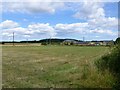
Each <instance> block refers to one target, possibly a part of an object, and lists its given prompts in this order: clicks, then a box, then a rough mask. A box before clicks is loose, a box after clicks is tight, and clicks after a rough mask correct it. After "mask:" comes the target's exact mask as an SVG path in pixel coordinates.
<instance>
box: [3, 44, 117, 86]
mask: <svg viewBox="0 0 120 90" xmlns="http://www.w3.org/2000/svg"><path fill="white" fill-rule="evenodd" d="M108 52H109V48H108V47H100V46H98V47H90V46H89V47H79V46H29V47H27V46H19V47H16V46H15V47H12V46H3V47H2V54H3V56H2V63H3V64H2V65H3V66H2V68H3V73H2V74H3V87H17V88H22V87H24V88H42V87H46V88H49V87H54V88H55V87H57V88H59V87H64V88H84V87H86V88H90V87H91V88H95V87H102V88H104V87H112V85H113V84H114V81H115V78H114V77H113V76H112V75H111V74H110V73H109V72H108V71H105V72H104V73H101V72H99V71H98V70H97V68H96V67H95V65H94V61H95V60H97V59H98V58H100V57H101V56H102V55H104V54H105V53H108Z"/></svg>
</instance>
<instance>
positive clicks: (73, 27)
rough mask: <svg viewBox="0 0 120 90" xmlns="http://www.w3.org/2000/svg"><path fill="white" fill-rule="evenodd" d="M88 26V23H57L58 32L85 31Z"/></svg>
mask: <svg viewBox="0 0 120 90" xmlns="http://www.w3.org/2000/svg"><path fill="white" fill-rule="evenodd" d="M87 28H88V23H72V24H56V26H55V29H56V30H57V32H68V33H76V32H77V33H83V32H86V30H85V29H87Z"/></svg>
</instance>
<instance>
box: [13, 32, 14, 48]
mask: <svg viewBox="0 0 120 90" xmlns="http://www.w3.org/2000/svg"><path fill="white" fill-rule="evenodd" d="M13 46H14V32H13Z"/></svg>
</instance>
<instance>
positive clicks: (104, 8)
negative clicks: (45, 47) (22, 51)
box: [0, 0, 118, 41]
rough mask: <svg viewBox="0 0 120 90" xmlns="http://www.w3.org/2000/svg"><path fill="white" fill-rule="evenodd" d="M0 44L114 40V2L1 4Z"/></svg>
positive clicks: (115, 32)
mask: <svg viewBox="0 0 120 90" xmlns="http://www.w3.org/2000/svg"><path fill="white" fill-rule="evenodd" d="M0 10H2V11H1V14H2V17H1V21H0V33H1V34H2V38H1V39H0V41H12V36H13V32H14V36H15V40H16V41H22V40H40V39H45V38H72V39H78V40H82V38H83V37H84V38H85V40H116V38H117V37H118V2H100V0H99V1H89V0H85V1H84V0H83V1H82V2H54V1H52V0H50V1H49V2H42V0H41V1H40V0H34V2H32V0H27V1H26V2H19V1H17V0H16V1H14V2H2V4H1V6H0Z"/></svg>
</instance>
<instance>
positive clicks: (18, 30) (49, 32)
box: [0, 20, 56, 40]
mask: <svg viewBox="0 0 120 90" xmlns="http://www.w3.org/2000/svg"><path fill="white" fill-rule="evenodd" d="M7 21H8V20H7ZM4 22H6V21H4ZM11 22H12V23H15V24H16V22H14V21H11ZM2 23H3V22H2ZM3 27H6V26H3ZM13 32H14V33H15V38H16V39H24V38H30V39H40V38H49V37H54V36H55V35H56V32H55V30H54V28H53V27H52V26H50V25H49V23H46V24H44V23H37V24H31V25H28V26H27V27H26V28H23V27H20V26H18V25H16V27H12V28H11V27H7V28H3V30H0V33H2V38H3V39H6V40H7V39H8V38H11V37H12V36H13Z"/></svg>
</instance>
